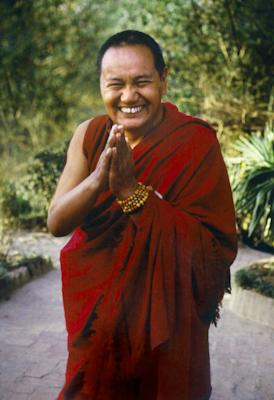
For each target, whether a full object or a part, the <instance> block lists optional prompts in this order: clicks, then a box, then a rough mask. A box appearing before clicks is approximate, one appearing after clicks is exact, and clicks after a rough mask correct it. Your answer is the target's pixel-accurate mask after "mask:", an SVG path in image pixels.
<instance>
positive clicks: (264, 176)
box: [232, 125, 274, 241]
mask: <svg viewBox="0 0 274 400" xmlns="http://www.w3.org/2000/svg"><path fill="white" fill-rule="evenodd" d="M234 147H235V149H236V150H237V151H238V152H239V153H240V157H239V158H237V159H236V162H235V159H234V174H233V177H232V186H233V192H234V200H235V205H236V210H237V216H238V223H239V227H240V229H242V230H247V234H248V237H253V238H254V239H255V238H256V239H257V240H270V241H271V240H273V235H274V132H273V130H272V129H271V127H270V126H269V125H268V126H267V127H266V129H265V131H264V134H263V135H258V134H255V133H253V134H251V135H250V136H249V137H241V138H240V139H238V141H237V142H236V144H235V146H234Z"/></svg>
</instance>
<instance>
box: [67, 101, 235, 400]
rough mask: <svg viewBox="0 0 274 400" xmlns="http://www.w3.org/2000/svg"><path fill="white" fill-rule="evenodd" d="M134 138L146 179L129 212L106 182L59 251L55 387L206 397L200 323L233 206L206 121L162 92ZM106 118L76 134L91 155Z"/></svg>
mask: <svg viewBox="0 0 274 400" xmlns="http://www.w3.org/2000/svg"><path fill="white" fill-rule="evenodd" d="M164 107H165V117H164V120H163V122H162V123H161V125H160V126H158V127H157V128H156V129H155V130H154V131H152V132H150V134H149V135H147V136H146V137H145V138H144V139H143V140H142V142H141V143H140V144H138V145H137V146H136V147H135V148H134V149H133V150H132V152H133V157H134V160H135V167H136V176H137V179H138V181H141V182H143V183H144V184H146V185H149V186H152V187H153V188H154V190H156V191H157V192H158V193H159V194H160V195H161V196H162V198H161V196H159V194H158V193H157V192H151V193H150V194H149V198H148V200H147V202H146V203H145V205H144V207H143V208H142V209H141V210H140V211H139V212H138V213H137V214H136V215H135V216H134V218H132V217H131V216H128V215H125V214H123V212H122V211H121V209H120V207H119V205H118V204H117V202H116V201H115V198H114V196H113V195H112V194H111V193H110V192H106V193H104V194H102V195H101V196H100V198H99V199H98V201H97V203H96V204H95V206H94V207H93V209H92V210H91V212H90V214H89V215H88V217H87V218H86V219H85V221H84V223H83V224H82V226H80V227H79V228H77V229H76V230H75V231H74V233H73V236H72V238H71V239H70V241H69V242H68V244H67V245H66V246H65V247H64V248H63V250H62V252H61V269H62V283H63V300H64V309H65V317H66V324H67V331H68V350H69V357H68V363H67V372H66V383H65V386H64V388H63V390H62V392H61V393H60V395H59V399H90V400H205V399H208V398H209V396H210V391H211V386H210V367H209V354H208V328H209V324H210V322H211V321H212V320H214V318H215V317H216V310H217V309H218V304H219V302H220V301H221V299H222V297H223V295H224V291H225V288H226V287H227V286H228V285H229V279H228V278H229V266H230V264H231V263H232V261H233V259H234V258H235V255H236V247H237V246H236V233H235V216H234V209H233V203H232V196H231V190H230V186H229V181H228V177H227V172H226V168H225V165H224V162H223V158H222V155H221V152H220V147H219V144H218V141H217V139H216V135H215V133H214V132H213V131H212V129H211V128H210V127H209V126H208V125H207V124H206V123H205V122H203V121H201V120H199V119H197V118H193V117H190V116H187V115H185V114H183V113H180V112H179V111H178V110H177V108H176V107H175V106H174V105H172V104H170V103H165V104H164ZM110 125H111V121H110V120H109V118H108V117H107V116H100V117H97V118H95V119H94V120H92V121H91V123H90V125H89V127H88V130H87V132H86V135H85V140H84V152H85V154H86V157H87V159H88V162H89V166H90V171H93V170H94V169H95V167H96V164H97V161H98V159H99V156H100V154H101V152H102V151H103V149H104V147H105V144H106V141H107V138H108V133H109V127H110Z"/></svg>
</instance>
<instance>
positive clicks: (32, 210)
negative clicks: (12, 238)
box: [0, 143, 67, 229]
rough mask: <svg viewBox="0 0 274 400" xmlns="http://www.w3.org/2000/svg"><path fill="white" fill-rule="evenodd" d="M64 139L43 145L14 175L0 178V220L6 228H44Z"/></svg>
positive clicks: (63, 149) (58, 174) (62, 151)
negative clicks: (55, 145)
mask: <svg viewBox="0 0 274 400" xmlns="http://www.w3.org/2000/svg"><path fill="white" fill-rule="evenodd" d="M66 148H67V143H65V144H63V145H62V146H61V148H60V149H58V150H51V149H49V148H48V149H44V150H42V151H39V152H38V153H37V154H35V155H34V156H33V157H32V158H31V159H30V161H29V163H28V165H27V167H26V169H25V172H24V171H23V173H22V176H20V177H18V179H16V180H15V179H13V180H10V181H7V180H2V182H1V196H0V210H1V224H2V225H3V226H5V227H6V228H27V229H31V228H35V227H38V228H44V227H45V226H46V217H47V210H48V205H49V201H50V199H51V197H52V195H53V193H54V190H55V187H56V184H57V181H58V178H59V176H60V174H61V172H62V169H63V167H64V164H65V158H66Z"/></svg>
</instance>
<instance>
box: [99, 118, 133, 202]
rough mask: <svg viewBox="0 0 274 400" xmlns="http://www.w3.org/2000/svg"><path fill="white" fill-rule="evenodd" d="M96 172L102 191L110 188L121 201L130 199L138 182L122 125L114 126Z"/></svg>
mask: <svg viewBox="0 0 274 400" xmlns="http://www.w3.org/2000/svg"><path fill="white" fill-rule="evenodd" d="M95 172H96V175H97V179H98V181H99V182H100V183H101V187H102V189H105V188H106V187H107V186H108V187H109V189H110V190H111V191H112V192H113V194H114V195H115V196H116V197H117V198H119V199H121V200H123V199H126V198H128V197H129V196H131V195H132V193H133V192H134V191H135V189H136V187H137V180H136V178H135V170H134V161H133V159H132V155H131V149H130V147H129V145H128V144H127V142H126V139H125V134H124V128H123V127H122V126H121V125H113V127H112V129H111V132H110V135H109V139H108V141H107V144H106V147H105V149H104V151H103V152H102V154H101V156H100V159H99V161H98V164H97V167H96V171H95Z"/></svg>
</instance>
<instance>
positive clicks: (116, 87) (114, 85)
mask: <svg viewBox="0 0 274 400" xmlns="http://www.w3.org/2000/svg"><path fill="white" fill-rule="evenodd" d="M107 86H108V87H109V88H113V89H118V88H121V87H122V86H123V84H122V83H118V82H117V83H109V84H108V85H107Z"/></svg>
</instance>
